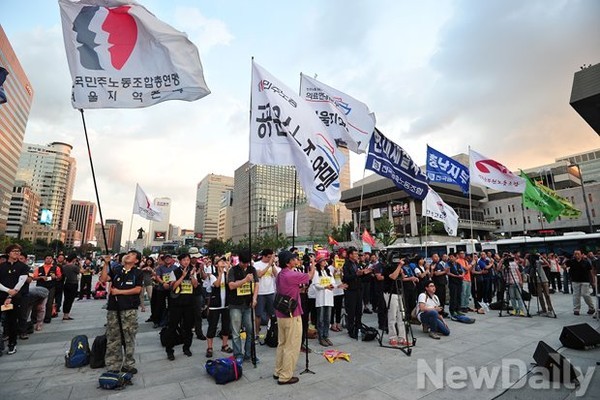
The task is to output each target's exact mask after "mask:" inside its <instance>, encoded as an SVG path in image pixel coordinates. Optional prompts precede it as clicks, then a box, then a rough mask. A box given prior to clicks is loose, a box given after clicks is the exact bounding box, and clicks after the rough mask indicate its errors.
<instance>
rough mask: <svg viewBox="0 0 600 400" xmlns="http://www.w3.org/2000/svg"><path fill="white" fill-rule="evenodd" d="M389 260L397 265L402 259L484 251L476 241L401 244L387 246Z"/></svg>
mask: <svg viewBox="0 0 600 400" xmlns="http://www.w3.org/2000/svg"><path fill="white" fill-rule="evenodd" d="M385 250H386V251H387V258H388V260H389V261H390V262H392V263H397V262H398V261H400V259H401V258H404V257H408V258H413V257H415V256H420V257H424V258H429V257H431V255H432V254H434V253H437V254H439V255H442V254H450V253H457V252H459V251H464V252H465V253H467V254H472V253H479V252H481V250H482V247H481V243H479V241H477V240H475V239H461V240H460V241H456V242H423V243H418V244H410V243H399V244H393V245H391V246H387V247H386V248H385Z"/></svg>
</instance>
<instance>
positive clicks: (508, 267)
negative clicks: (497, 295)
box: [498, 260, 531, 318]
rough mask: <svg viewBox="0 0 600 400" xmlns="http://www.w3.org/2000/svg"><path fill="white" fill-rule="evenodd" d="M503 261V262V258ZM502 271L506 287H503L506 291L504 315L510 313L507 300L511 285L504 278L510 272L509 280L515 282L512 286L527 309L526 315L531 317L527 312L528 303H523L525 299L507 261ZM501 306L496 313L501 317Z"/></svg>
mask: <svg viewBox="0 0 600 400" xmlns="http://www.w3.org/2000/svg"><path fill="white" fill-rule="evenodd" d="M503 262H504V260H503ZM513 262H514V261H513ZM503 273H504V278H505V281H504V282H505V286H506V288H505V289H504V290H505V291H506V292H505V295H506V315H510V313H509V303H508V302H509V300H510V286H511V285H510V284H508V282H507V281H506V278H507V277H508V275H509V274H510V277H511V280H512V281H513V282H515V283H514V286H515V287H516V288H517V293H518V295H519V300H521V302H522V303H523V306H524V307H525V310H527V317H530V318H531V314H529V305H528V304H525V301H524V300H523V290H522V289H521V285H519V284H518V283H517V282H518V281H517V279H516V278H515V276H514V275H513V273H512V270H511V269H510V266H509V264H508V263H507V264H506V265H505V266H504V271H503ZM530 301H531V299H530ZM503 308H504V307H501V308H500V313H499V314H498V316H499V317H502V316H503V315H502V311H503ZM515 312H516V310H515Z"/></svg>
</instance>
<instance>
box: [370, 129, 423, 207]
mask: <svg viewBox="0 0 600 400" xmlns="http://www.w3.org/2000/svg"><path fill="white" fill-rule="evenodd" d="M365 168H367V169H370V170H371V171H375V172H376V173H377V174H379V175H381V176H384V177H386V178H389V179H391V180H392V181H393V182H394V184H395V185H396V186H397V187H398V188H399V189H402V190H404V191H405V192H406V193H408V195H409V196H411V197H414V198H416V199H419V200H423V199H424V198H425V196H427V191H428V190H429V186H428V185H427V176H426V175H425V173H424V172H423V171H422V170H421V168H420V167H419V166H418V165H417V164H415V162H414V161H413V160H412V158H410V156H409V155H408V154H407V153H406V152H405V151H404V149H402V147H400V146H398V145H397V144H396V143H394V142H392V141H391V140H389V139H388V138H386V137H385V136H384V135H383V134H382V133H381V132H379V130H378V129H375V132H373V136H371V141H370V142H369V152H368V153H367V163H366V165H365Z"/></svg>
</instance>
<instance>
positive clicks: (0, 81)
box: [0, 67, 8, 104]
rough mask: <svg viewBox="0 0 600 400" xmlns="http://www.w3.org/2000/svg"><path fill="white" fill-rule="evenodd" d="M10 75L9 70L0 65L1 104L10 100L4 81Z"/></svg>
mask: <svg viewBox="0 0 600 400" xmlns="http://www.w3.org/2000/svg"><path fill="white" fill-rule="evenodd" d="M7 76H8V71H7V70H6V68H3V67H0V104H4V103H6V102H7V101H8V99H7V98H6V92H5V91H4V86H3V85H4V81H5V80H6V77H7Z"/></svg>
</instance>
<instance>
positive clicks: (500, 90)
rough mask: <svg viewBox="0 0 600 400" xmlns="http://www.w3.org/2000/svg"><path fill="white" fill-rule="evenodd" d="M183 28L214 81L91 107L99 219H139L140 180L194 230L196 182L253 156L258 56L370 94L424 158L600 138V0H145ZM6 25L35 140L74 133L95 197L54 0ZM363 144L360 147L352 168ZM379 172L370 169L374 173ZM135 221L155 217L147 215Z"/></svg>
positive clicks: (547, 154)
mask: <svg viewBox="0 0 600 400" xmlns="http://www.w3.org/2000/svg"><path fill="white" fill-rule="evenodd" d="M140 3H141V4H142V5H144V6H145V7H146V8H147V9H148V10H149V11H151V12H152V13H153V14H154V15H156V16H157V17H158V18H160V19H161V20H163V21H165V22H167V23H168V24H170V25H171V26H173V27H174V28H176V29H177V30H180V31H183V32H185V33H187V34H188V36H189V38H190V39H191V41H192V42H193V43H194V44H196V46H197V47H198V49H199V51H200V58H201V61H202V65H203V68H204V77H205V79H206V82H207V85H208V87H209V88H210V90H211V92H212V93H211V94H210V95H209V96H207V97H205V98H203V99H200V100H198V101H195V102H191V103H188V102H182V101H168V102H164V103H161V104H158V105H156V106H153V107H150V108H145V109H127V110H114V109H111V110H88V111H86V112H85V118H86V124H87V128H88V134H89V138H90V145H91V152H92V157H93V160H94V169H95V172H96V178H97V183H98V190H99V195H100V202H101V206H102V213H103V216H104V219H120V220H122V221H124V227H125V229H124V231H125V232H124V234H125V236H126V237H124V241H125V240H126V239H127V235H128V233H129V225H130V221H131V210H132V206H133V199H134V194H135V187H136V183H139V184H140V186H141V187H142V188H143V189H144V190H145V191H146V193H147V194H148V195H149V196H151V197H170V198H171V199H172V206H171V223H172V224H174V225H177V226H179V227H181V228H185V229H193V225H194V212H195V198H196V185H197V184H198V182H200V181H201V180H202V178H204V177H205V176H206V175H207V174H210V173H215V174H223V175H229V176H233V173H234V171H235V169H236V168H238V167H239V166H240V165H242V164H243V163H244V162H246V161H247V160H248V151H249V149H248V141H249V109H250V79H251V58H252V57H254V59H255V60H256V62H258V63H259V64H260V65H261V66H262V67H264V68H265V69H267V70H268V71H269V72H270V73H271V74H273V75H274V76H276V77H277V78H278V79H280V80H281V81H283V82H284V83H286V84H287V85H288V86H289V87H292V88H294V87H298V86H299V78H300V73H301V72H302V73H305V74H307V75H311V76H314V75H315V74H316V75H317V79H318V80H320V81H321V82H323V83H325V84H327V85H329V86H332V87H335V88H336V89H338V90H340V91H343V92H345V93H348V94H349V95H351V96H353V97H355V98H357V99H359V100H361V101H363V102H364V103H366V104H367V105H368V106H369V108H370V109H371V110H372V111H373V112H375V115H376V118H377V127H378V128H379V129H380V130H381V131H382V132H383V133H384V134H386V135H387V136H388V137H389V138H390V139H391V140H393V141H395V142H396V143H397V144H399V145H400V146H402V147H403V148H404V149H405V150H406V151H407V152H408V153H409V154H410V155H411V156H412V158H413V159H414V160H415V161H416V162H417V163H419V164H421V165H422V164H424V161H425V153H426V146H427V144H429V145H430V146H433V147H435V148H436V149H437V150H439V151H441V152H443V153H445V154H447V155H454V154H458V153H461V152H462V153H467V152H468V147H469V146H470V147H472V148H473V149H474V150H476V151H478V152H480V153H482V154H484V155H486V156H488V157H490V158H494V159H496V160H498V161H500V162H502V163H504V164H505V165H507V166H508V167H509V168H511V169H513V170H515V169H517V168H531V167H535V166H537V165H542V164H545V163H551V162H553V161H554V159H555V158H556V157H559V156H563V155H568V154H573V153H577V152H581V151H585V150H588V149H594V148H598V147H600V139H599V136H598V135H597V134H596V133H595V132H594V131H593V130H592V129H591V128H590V127H589V126H588V125H587V124H586V123H585V121H584V120H583V119H582V118H581V117H580V116H579V115H578V114H577V113H576V112H575V111H574V110H573V109H572V107H571V106H570V105H569V97H570V94H571V86H572V83H573V74H574V73H575V72H576V71H578V70H579V68H580V66H582V65H584V64H596V63H598V62H600V24H598V16H600V2H598V1H596V0H571V1H567V0H528V1H522V0H488V1H475V0H469V1H447V0H446V1H444V0H420V1H416V0H415V1H407V0H377V1H367V0H362V1H361V0H320V1H319V0H305V1H302V2H282V1H267V0H255V1H252V2H250V1H243V0H230V1H208V0H196V1H192V0H169V1H164V0H163V1H160V0H143V1H140ZM2 5H3V6H2V14H1V15H0V24H2V27H3V28H4V30H5V32H6V34H7V36H8V38H9V40H10V41H11V43H12V45H13V48H14V50H15V53H16V54H17V57H18V58H19V59H20V61H21V64H22V66H23V68H24V70H25V72H26V74H27V76H28V77H29V79H30V81H31V84H32V86H33V89H34V92H35V93H34V101H33V106H32V109H31V114H30V116H29V122H28V125H27V130H26V133H25V142H27V143H36V144H48V143H51V142H54V141H60V142H66V143H69V144H71V145H73V153H72V154H73V155H74V157H75V158H76V159H77V178H76V184H75V191H74V195H73V198H74V199H77V200H88V201H94V202H95V201H96V200H95V194H94V186H93V182H92V177H91V169H90V164H89V160H88V157H87V150H86V144H85V137H84V134H83V128H82V123H81V116H80V113H79V112H78V111H76V110H74V109H73V108H72V106H71V103H70V91H71V76H70V73H69V69H68V65H67V59H66V55H65V49H64V42H63V37H62V28H61V25H60V24H61V20H60V13H59V8H58V3H57V1H52V0H29V1H26V2H24V1H19V0H9V1H3V4H2ZM364 162H365V157H364V155H354V154H353V155H352V156H351V159H350V163H351V174H352V180H353V181H356V180H358V179H360V178H362V177H363V174H364ZM367 175H369V173H367ZM133 225H134V228H133V230H134V233H133V234H134V235H135V230H136V229H137V228H138V227H139V226H143V227H144V229H146V227H147V226H148V222H147V221H145V220H143V219H141V218H140V217H138V216H136V217H135V218H134V220H133Z"/></svg>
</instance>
